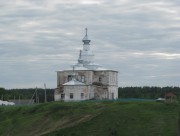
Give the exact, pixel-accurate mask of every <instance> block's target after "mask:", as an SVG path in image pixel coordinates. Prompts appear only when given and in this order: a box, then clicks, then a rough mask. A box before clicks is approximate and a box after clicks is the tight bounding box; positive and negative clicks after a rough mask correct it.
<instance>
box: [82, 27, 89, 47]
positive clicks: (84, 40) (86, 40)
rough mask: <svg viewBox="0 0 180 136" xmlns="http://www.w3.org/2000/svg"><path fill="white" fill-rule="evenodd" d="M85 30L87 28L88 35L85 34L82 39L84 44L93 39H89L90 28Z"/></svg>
mask: <svg viewBox="0 0 180 136" xmlns="http://www.w3.org/2000/svg"><path fill="white" fill-rule="evenodd" d="M85 30H86V35H85V36H84V38H83V39H82V41H83V42H84V44H89V43H90V42H91V40H89V39H88V35H87V31H88V29H87V28H86V29H85Z"/></svg>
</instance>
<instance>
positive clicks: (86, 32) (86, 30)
mask: <svg viewBox="0 0 180 136" xmlns="http://www.w3.org/2000/svg"><path fill="white" fill-rule="evenodd" d="M87 30H88V29H87V27H86V36H87Z"/></svg>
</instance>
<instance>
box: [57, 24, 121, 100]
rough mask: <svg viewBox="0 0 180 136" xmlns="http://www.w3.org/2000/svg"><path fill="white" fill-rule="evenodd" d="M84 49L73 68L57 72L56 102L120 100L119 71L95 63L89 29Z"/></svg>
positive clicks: (84, 41)
mask: <svg viewBox="0 0 180 136" xmlns="http://www.w3.org/2000/svg"><path fill="white" fill-rule="evenodd" d="M82 42H83V49H82V50H80V52H79V58H78V61H77V63H76V64H74V65H73V68H71V69H66V70H62V71H57V88H56V89H55V93H54V99H55V101H82V100H103V99H118V71H115V70H111V69H106V68H104V67H102V66H101V65H99V64H97V63H95V62H94V54H93V52H92V50H91V45H90V42H91V40H89V39H88V34H87V28H86V33H85V36H84V38H83V39H82Z"/></svg>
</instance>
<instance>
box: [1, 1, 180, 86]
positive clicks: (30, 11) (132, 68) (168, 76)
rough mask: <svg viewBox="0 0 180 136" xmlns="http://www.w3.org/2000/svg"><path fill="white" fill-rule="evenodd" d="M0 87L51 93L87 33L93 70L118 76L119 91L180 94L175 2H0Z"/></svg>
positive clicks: (179, 4)
mask: <svg viewBox="0 0 180 136" xmlns="http://www.w3.org/2000/svg"><path fill="white" fill-rule="evenodd" d="M0 3H1V4H0V17H1V20H0V37H1V38H0V66H1V67H0V77H1V79H0V85H1V86H3V87H6V88H20V87H35V86H40V87H41V86H43V83H44V82H45V83H46V84H47V86H49V87H56V72H55V71H57V70H60V69H65V68H67V67H69V66H70V65H72V64H73V63H75V62H76V60H77V58H78V53H79V49H81V48H82V42H81V40H82V38H83V36H84V28H85V27H88V28H89V31H88V34H89V37H90V39H91V40H92V42H91V47H92V50H93V51H94V53H95V55H96V56H95V60H96V62H98V63H100V64H102V65H103V66H105V67H107V68H112V69H115V70H118V71H119V72H120V73H119V86H144V85H150V86H153V85H154V86H155V85H156V86H180V84H179V79H180V72H179V67H180V66H179V64H180V63H179V62H180V49H179V43H180V40H179V39H180V24H179V21H180V8H179V7H180V2H179V1H178V0H172V1H169V0H160V1H155V0H152V1H144V0H140V1H139V0H120V1H117V0H112V1H109V0H76V1H74V0H68V1H64V0H51V1H49V0H38V1H37V0H15V1H14V0H13V1H12V0H9V1H2V0H1V2H0Z"/></svg>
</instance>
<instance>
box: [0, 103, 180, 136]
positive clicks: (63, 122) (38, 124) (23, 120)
mask: <svg viewBox="0 0 180 136" xmlns="http://www.w3.org/2000/svg"><path fill="white" fill-rule="evenodd" d="M179 111H180V106H179V105H175V104H169V105H166V104H163V103H156V102H110V101H109V102H108V101H107V102H74V103H73V102H69V103H63V102H52V103H47V104H40V105H33V106H8V107H0V135H2V136H36V135H37V136H39V135H44V136H177V121H178V116H179Z"/></svg>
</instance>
